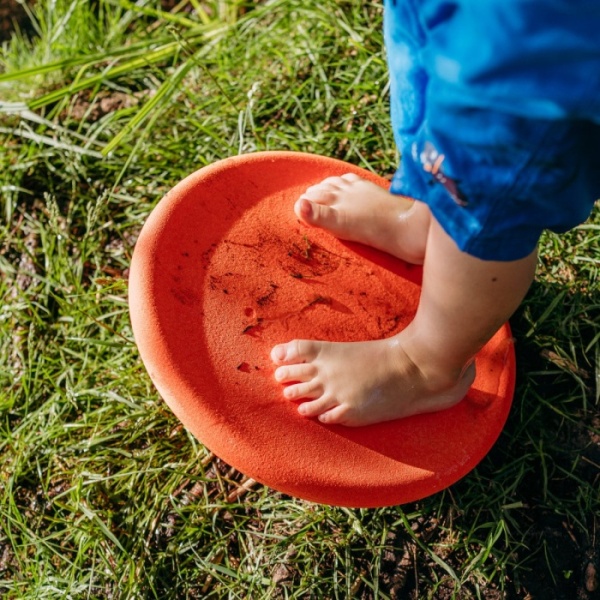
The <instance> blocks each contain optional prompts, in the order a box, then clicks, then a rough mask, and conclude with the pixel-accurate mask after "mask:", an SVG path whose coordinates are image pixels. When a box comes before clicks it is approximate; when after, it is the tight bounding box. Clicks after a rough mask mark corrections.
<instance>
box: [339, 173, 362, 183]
mask: <svg viewBox="0 0 600 600" xmlns="http://www.w3.org/2000/svg"><path fill="white" fill-rule="evenodd" d="M340 179H343V180H344V181H346V182H348V183H354V182H356V181H360V180H361V179H362V177H359V176H358V175H357V174H356V173H345V174H344V175H342V176H341V177H340Z"/></svg>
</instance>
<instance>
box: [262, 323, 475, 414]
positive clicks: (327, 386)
mask: <svg viewBox="0 0 600 600" xmlns="http://www.w3.org/2000/svg"><path fill="white" fill-rule="evenodd" d="M403 337H404V336H403V333H400V334H398V335H397V336H394V337H392V338H389V339H385V340H376V341H368V342H355V343H333V342H319V341H308V340H293V341H291V342H288V343H286V344H280V345H278V346H275V347H274V348H273V350H272V352H271V359H272V360H273V362H274V363H275V364H276V365H279V366H278V367H277V369H276V371H275V379H276V380H277V381H279V382H281V383H287V384H289V385H288V386H287V387H285V388H284V390H283V395H284V396H285V397H286V398H287V399H289V400H305V402H303V403H302V404H300V405H299V407H298V412H299V413H300V414H301V415H304V416H306V417H318V418H319V420H320V421H321V422H323V423H326V424H336V425H348V426H360V425H369V424H372V423H379V422H382V421H391V420H392V419H399V418H401V417H408V416H410V415H415V414H419V413H425V412H435V411H438V410H443V409H445V408H449V407H450V406H452V405H453V404H456V403H457V402H459V401H460V400H461V399H462V398H463V397H464V396H465V395H466V393H467V391H468V390H469V387H470V386H471V384H472V383H473V379H474V377H475V367H474V365H473V364H471V365H470V366H469V367H468V368H467V369H465V370H464V372H462V373H460V372H459V373H454V374H452V375H450V376H441V375H440V371H439V370H437V371H435V374H432V373H426V372H424V370H423V369H422V368H419V366H417V365H416V364H415V363H414V362H413V360H412V359H411V357H410V355H409V353H407V351H405V349H404V345H403Z"/></svg>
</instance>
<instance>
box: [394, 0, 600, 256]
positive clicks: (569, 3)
mask: <svg viewBox="0 0 600 600" xmlns="http://www.w3.org/2000/svg"><path fill="white" fill-rule="evenodd" d="M385 39H386V48H387V53H388V63H389V69H390V85H391V102H392V106H391V112H392V123H393V128H394V135H395V138H396V142H397V144H398V147H399V149H400V151H401V154H402V160H401V164H400V167H399V169H398V171H397V172H396V174H395V176H394V179H393V181H392V187H391V191H392V192H393V193H398V194H405V195H407V196H411V197H413V198H417V199H418V200H422V201H423V202H426V203H427V204H428V205H429V207H430V209H431V211H432V213H433V215H434V217H435V218H436V219H437V220H438V221H439V223H440V224H441V225H442V227H443V228H444V229H445V231H446V232H447V233H448V234H449V235H450V236H451V237H452V239H454V241H455V242H456V243H457V245H458V247H459V248H460V249H461V250H463V251H464V252H467V253H469V254H471V255H473V256H476V257H478V258H481V259H484V260H501V261H507V260H516V259H519V258H523V257H525V256H527V255H528V254H530V253H531V252H532V251H533V250H534V248H535V246H536V244H537V241H538V239H539V236H540V234H541V232H542V231H543V230H544V229H551V230H553V231H557V232H562V231H566V230H568V229H570V228H572V227H574V226H575V225H577V224H579V223H581V222H582V221H585V219H586V218H587V217H588V215H589V213H590V211H591V210H592V207H593V205H594V202H595V200H597V199H598V198H600V1H598V0H455V1H449V0H396V1H394V0H386V5H385Z"/></svg>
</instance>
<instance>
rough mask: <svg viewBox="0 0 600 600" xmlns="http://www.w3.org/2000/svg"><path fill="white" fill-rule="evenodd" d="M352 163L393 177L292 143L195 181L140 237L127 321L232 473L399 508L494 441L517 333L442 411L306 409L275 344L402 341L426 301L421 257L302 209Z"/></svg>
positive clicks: (510, 382) (300, 492) (482, 357)
mask: <svg viewBox="0 0 600 600" xmlns="http://www.w3.org/2000/svg"><path fill="white" fill-rule="evenodd" d="M348 172H352V173H357V174H359V175H361V176H362V177H364V178H366V179H369V180H371V181H373V182H375V183H377V184H379V185H381V186H387V185H388V182H387V181H385V180H384V179H381V178H379V177H377V176H374V175H373V174H372V173H369V172H367V171H364V170H362V169H360V168H358V167H355V166H353V165H349V164H346V163H343V162H341V161H337V160H334V159H330V158H325V157H321V156H315V155H311V154H302V153H295V152H259V153H255V154H247V155H243V156H237V157H234V158H228V159H225V160H222V161H219V162H217V163H215V164H213V165H210V166H207V167H204V168H202V169H200V170H199V171H196V172H195V173H193V174H192V175H190V176H189V177H187V178H186V179H185V180H183V181H182V182H181V183H179V184H178V185H176V186H175V187H174V188H173V189H172V190H171V191H170V192H169V193H167V195H166V196H165V197H164V198H163V199H162V200H161V201H160V203H159V204H158V205H157V207H156V208H155V210H154V211H153V212H152V214H151V215H150V217H149V218H148V221H147V222H146V224H145V226H144V228H143V230H142V232H141V234H140V237H139V240H138V242H137V245H136V247H135V252H134V256H133V261H132V265H131V274H130V295H129V303H130V309H131V321H132V325H133V331H134V335H135V339H136V343H137V345H138V347H139V351H140V354H141V357H142V360H143V362H144V364H145V366H146V368H147V370H148V372H149V374H150V377H151V379H152V381H153V382H154V384H155V386H156V388H157V389H158V391H159V392H160V394H161V395H162V397H163V398H164V399H165V401H166V402H167V404H168V405H169V406H170V408H171V409H172V410H173V412H174V413H175V414H176V415H177V417H178V418H179V419H180V420H181V421H182V423H183V424H184V425H185V426H186V427H187V428H188V429H189V430H190V431H191V432H192V433H193V434H194V435H195V436H196V437H197V438H198V439H199V440H200V441H201V442H202V443H204V444H205V445H206V446H207V447H208V448H210V449H211V450H212V451H213V452H214V453H215V454H216V455H218V456H219V457H221V458H222V459H223V460H225V461H226V462H228V463H229V464H231V465H232V466H234V467H235V468H236V469H238V470H239V471H241V472H243V473H244V474H246V475H248V476H250V477H252V478H253V479H256V480H257V481H259V482H261V483H264V484H266V485H268V486H271V487H273V488H275V489H276V490H279V491H281V492H284V493H286V494H290V495H293V496H298V497H300V498H304V499H306V500H311V501H314V502H321V503H325V504H333V505H341V506H349V507H375V506H386V505H394V504H401V503H404V502H411V501H415V500H417V499H420V498H423V497H425V496H428V495H430V494H433V493H434V492H437V491H439V490H441V489H443V488H445V487H447V486H449V485H450V484H452V483H454V482H455V481H457V480H458V479H460V478H461V477H462V476H464V475H465V474H466V473H468V472H469V471H470V470H471V469H473V467H475V465H476V464H477V463H478V462H479V461H480V460H481V459H482V458H483V457H484V456H485V454H486V453H487V452H488V451H489V450H490V448H491V447H492V445H493V443H494V442H495V440H496V439H497V437H498V435H499V434H500V431H501V430H502V427H503V425H504V423H505V421H506V418H507V416H508V412H509V409H510V404H511V401H512V395H513V391H514V381H515V358H514V351H513V345H512V343H511V339H512V338H511V333H510V330H509V327H508V325H505V326H504V327H502V329H501V330H500V331H499V332H498V333H497V334H496V335H495V337H494V338H493V339H492V340H491V341H490V342H489V343H488V345H487V346H486V347H485V348H484V349H483V350H482V351H481V352H480V353H479V354H478V355H477V359H476V365H477V377H476V379H475V382H474V385H473V387H472V389H471V390H470V391H469V393H468V395H467V397H466V398H465V399H464V400H463V401H461V402H460V403H458V404H457V405H456V406H454V407H452V408H450V409H448V410H445V411H443V412H439V413H433V414H426V415H418V416H415V417H409V418H406V419H401V420H397V421H391V422H387V423H382V424H378V425H370V426H367V427H362V428H348V427H343V426H325V425H322V424H321V423H320V422H319V421H317V420H316V419H307V418H305V417H302V416H300V415H299V414H298V412H297V404H296V403H293V402H290V401H288V400H285V399H284V398H283V396H282V387H281V384H279V383H277V382H276V381H275V380H274V378H273V372H274V367H273V365H272V364H271V361H270V358H269V353H270V350H271V348H272V347H273V346H274V345H275V344H277V343H280V342H286V341H289V340H291V339H293V338H305V339H320V340H331V341H358V340H372V339H378V338H383V337H388V336H392V335H394V334H396V333H398V332H399V331H401V330H402V328H403V327H405V326H406V325H407V324H408V323H409V321H410V320H411V318H412V317H413V315H414V313H415V311H416V308H417V302H418V299H419V291H420V282H421V275H422V270H421V268H420V267H416V266H411V265H408V264H406V263H405V262H403V261H400V260H398V259H394V258H392V257H390V256H388V255H386V254H384V253H382V252H378V251H376V250H373V249H370V248H367V247H364V246H362V245H360V244H352V243H346V242H342V241H340V240H338V239H336V238H334V237H333V236H332V235H331V234H328V233H326V232H324V231H321V230H318V229H315V228H309V227H307V226H305V225H303V224H301V223H300V222H299V221H298V219H297V218H296V216H295V215H294V212H293V205H294V202H295V200H296V199H297V198H298V196H299V195H300V194H301V193H302V192H303V191H304V190H305V189H306V188H307V187H308V186H310V185H313V184H315V183H317V182H319V181H321V180H322V179H324V178H325V177H328V176H332V175H342V174H344V173H348ZM348 369H349V370H351V369H352V365H348ZM398 393H399V394H401V393H402V391H401V390H399V391H398Z"/></svg>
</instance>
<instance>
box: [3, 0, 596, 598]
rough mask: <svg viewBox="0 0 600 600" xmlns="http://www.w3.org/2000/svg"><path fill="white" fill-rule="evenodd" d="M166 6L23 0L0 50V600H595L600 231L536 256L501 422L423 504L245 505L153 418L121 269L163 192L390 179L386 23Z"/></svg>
mask: <svg viewBox="0 0 600 600" xmlns="http://www.w3.org/2000/svg"><path fill="white" fill-rule="evenodd" d="M161 10H162V9H161V7H160V5H159V3H158V2H150V1H140V2H137V3H136V4H135V5H134V4H133V3H131V2H125V1H124V0H110V1H109V0H97V1H96V2H94V3H90V2H86V1H83V0H70V1H66V0H56V1H54V2H50V1H49V0H48V1H43V0H39V1H38V2H37V3H36V5H35V7H33V8H31V9H30V12H31V18H32V19H33V22H34V27H33V30H34V35H33V36H32V38H31V39H27V38H24V37H23V36H15V37H14V38H13V40H12V41H11V42H9V43H5V44H4V46H3V47H2V51H1V53H0V101H2V105H0V106H1V107H0V113H1V114H0V193H1V198H2V205H1V207H0V299H1V302H0V595H2V597H3V598H4V597H5V598H10V599H13V598H14V599H31V600H33V599H36V600H37V599H40V598H100V599H109V598H123V599H125V598H127V599H129V598H131V599H134V598H161V599H163V598H173V599H176V598H177V599H179V598H191V599H193V598H215V599H220V598H248V599H258V598H327V599H329V598H457V599H462V598H487V599H492V598H503V597H507V598H526V597H527V593H528V592H530V593H531V594H532V595H533V596H534V597H536V598H537V597H540V598H542V597H543V598H575V597H578V596H577V594H579V597H581V598H590V599H591V598H595V597H598V596H597V594H596V595H593V593H592V592H590V591H586V590H585V570H586V567H587V565H588V563H589V562H590V561H591V562H592V563H593V561H595V560H596V561H597V556H598V554H599V553H600V545H599V544H600V531H599V530H598V529H599V527H600V497H599V489H600V486H599V481H600V418H599V416H598V406H599V390H600V385H599V377H600V319H599V318H598V317H599V315H600V278H599V276H598V271H599V268H600V244H599V240H600V214H599V212H598V211H596V212H595V213H594V215H593V216H592V218H591V219H590V221H589V222H588V223H587V224H586V225H583V226H581V227H579V228H577V229H576V230H574V231H573V232H570V233H569V234H566V235H564V236H556V235H553V234H547V235H545V236H544V239H543V240H542V244H541V257H540V264H539V269H538V274H537V277H536V282H535V284H534V286H533V288H532V290H531V292H530V293H529V295H528V297H527V299H526V301H525V302H524V304H523V306H522V307H521V309H520V310H519V311H518V313H517V315H515V317H514V319H513V329H514V334H515V337H516V339H517V343H516V349H517V354H518V361H519V382H518V388H517V393H516V396H515V404H514V408H513V410H512V413H511V416H510V418H509V422H508V423H507V426H506V427H505V430H504V431H503V433H502V435H501V437H500V439H499V441H498V443H497V444H496V446H495V447H494V449H493V450H492V452H491V453H490V454H489V455H488V457H486V458H485V459H484V461H483V462H482V463H481V464H480V465H479V466H478V467H477V469H476V470H475V471H474V472H472V473H471V474H469V475H468V476H467V477H466V478H465V479H463V480H462V481H460V482H458V483H457V484H456V485H454V486H452V487H451V488H450V489H448V490H446V491H444V492H441V493H439V494H436V495H435V496H433V497H431V498H427V499H425V500H423V501H421V502H418V503H416V504H413V505H408V506H402V507H391V508H385V509H378V510H347V509H342V508H332V507H327V506H319V505H314V504H311V503H308V502H304V501H301V500H297V499H293V498H289V497H287V496H284V495H282V494H279V493H277V492H275V491H273V490H270V489H267V488H264V487H261V486H254V487H252V488H250V489H246V487H243V486H244V481H245V480H244V479H243V476H242V475H241V474H239V473H237V472H235V471H234V470H232V469H230V468H229V467H228V466H227V465H224V464H223V463H222V462H221V461H219V460H218V459H217V458H216V457H214V456H212V455H211V454H210V453H209V451H208V450H207V449H206V448H204V447H203V446H202V445H201V444H200V443H199V442H197V441H196V440H194V439H193V438H192V437H191V436H190V435H189V434H188V433H186V431H185V430H184V429H183V428H182V427H181V425H180V424H179V422H178V421H177V419H176V418H175V417H174V416H173V415H172V414H171V412H170V411H169V409H168V408H167V407H166V405H165V404H164V403H163V402H162V400H161V399H160V398H159V396H158V394H157V393H156V391H155V390H154V388H153V387H152V385H151V383H150V381H149V378H148V376H147V375H146V372H145V370H144V368H143V366H142V364H141V362H140V359H139V356H138V353H137V349H136V347H135V345H134V343H133V341H132V332H131V328H130V325H129V319H128V309H127V302H126V298H127V269H128V265H129V262H130V259H131V253H132V250H133V247H134V244H135V239H136V237H137V235H138V233H139V230H140V228H141V226H142V224H143V222H144V221H145V219H146V218H147V216H148V214H149V212H150V211H151V209H152V207H153V206H154V205H155V204H156V202H157V201H158V200H159V199H160V198H161V196H162V195H163V194H164V193H165V192H166V191H167V190H168V189H169V188H170V187H171V186H173V185H174V184H175V183H176V182H177V181H179V180H180V179H182V178H183V177H184V176H185V175H187V174H189V173H190V172H191V171H193V170H195V169H197V168H199V167H201V166H203V165H206V164H209V163H211V162H213V161H215V160H217V159H220V158H224V157H226V156H230V155H234V154H238V153H240V152H249V151H255V150H267V149H286V150H301V151H306V152H316V153H320V154H324V155H329V156H334V157H337V158H341V159H343V160H347V161H349V162H353V163H356V164H359V165H361V166H363V167H366V168H368V169H372V170H374V171H377V172H379V173H384V174H389V173H391V172H393V170H394V165H395V164H396V162H397V156H396V151H395V149H394V145H393V141H392V135H391V128H390V123H389V117H388V114H387V111H388V108H387V101H388V99H387V90H386V68H385V60H384V56H383V52H382V35H381V8H380V6H379V3H376V2H359V1H358V0H347V1H346V2H338V3H326V4H323V3H319V2H316V0H307V1H300V0H288V1H286V2H281V1H279V2H256V3H252V2H248V3H244V2H233V1H229V2H223V1H221V2H217V1H216V0H214V1H213V2H202V1H199V0H196V1H190V2H183V3H181V10H179V11H178V12H167V11H162V12H161ZM8 103H10V104H8ZM595 564H597V563H595ZM536 593H538V595H536Z"/></svg>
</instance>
